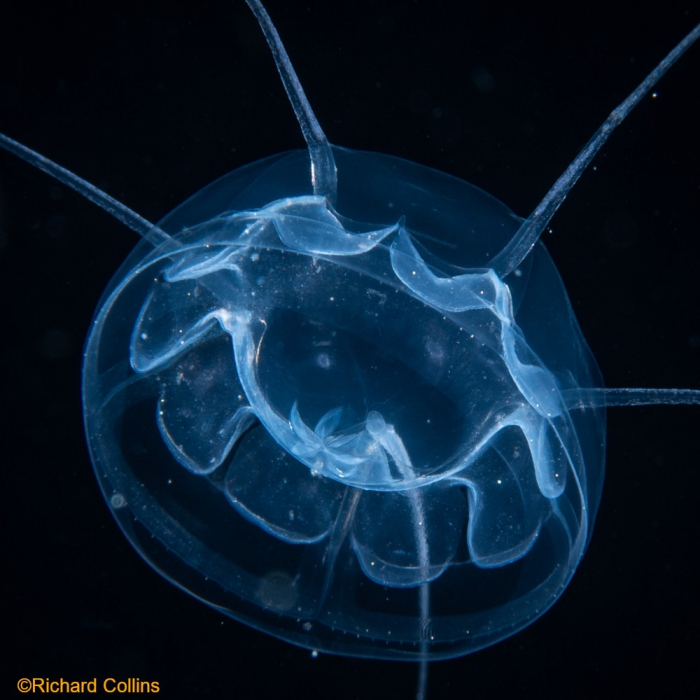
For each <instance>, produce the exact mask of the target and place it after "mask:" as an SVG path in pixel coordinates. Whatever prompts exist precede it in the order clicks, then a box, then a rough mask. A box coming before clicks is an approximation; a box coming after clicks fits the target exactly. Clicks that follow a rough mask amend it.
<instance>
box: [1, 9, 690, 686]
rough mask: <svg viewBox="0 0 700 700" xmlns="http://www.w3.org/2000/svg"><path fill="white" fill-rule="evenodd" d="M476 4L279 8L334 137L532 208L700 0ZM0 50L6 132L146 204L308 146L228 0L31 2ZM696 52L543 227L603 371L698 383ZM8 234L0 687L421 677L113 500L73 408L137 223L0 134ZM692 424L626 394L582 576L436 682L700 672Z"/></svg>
mask: <svg viewBox="0 0 700 700" xmlns="http://www.w3.org/2000/svg"><path fill="white" fill-rule="evenodd" d="M469 5H470V7H469V8H465V7H463V3H461V2H460V3H444V2H436V1H435V0H431V1H429V2H428V1H426V0H418V1H417V2H408V1H405V0H404V1H402V2H396V1H393V2H392V1H391V0H378V1H377V0H375V1H374V2H367V1H363V0H353V2H340V1H338V2H333V3H329V2H319V1H311V0H309V1H307V2H294V1H288V2H283V1H281V0H277V1H276V2H269V4H268V9H269V11H270V13H271V15H272V18H273V21H274V22H275V23H276V25H277V27H278V30H279V31H280V33H281V35H282V37H283V39H284V41H285V42H286V45H287V48H288V50H289V52H290V55H291V58H292V61H293V62H294V65H295V67H296V69H297V72H298V74H299V77H300V79H301V81H302V83H303V85H304V86H305V88H306V91H307V94H308V97H309V100H310V101H311V104H312V105H313V107H314V109H315V111H316V114H317V117H318V119H319V121H320V123H321V124H322V126H323V127H324V129H325V131H326V133H327V135H328V137H329V139H330V140H331V141H332V142H333V143H337V144H339V145H343V146H347V147H351V148H359V149H366V150H376V151H382V152H386V153H390V154H393V155H397V156H401V157H404V158H408V159H410V160H413V161H417V162H419V163H422V164H425V165H429V166H432V167H434V168H436V169H438V170H443V171H446V172H449V173H451V174H454V175H457V176H459V177H462V178H464V179H465V180H467V181H469V182H472V183H474V184H477V185H479V186H480V187H482V188H483V189H485V190H486V191H488V192H490V193H491V194H493V195H495V196H496V197H498V198H499V199H501V200H502V201H504V202H505V203H506V204H508V205H509V206H510V207H511V208H512V209H513V210H514V211H515V212H516V213H518V214H521V215H526V214H527V213H529V212H530V211H531V210H532V209H533V208H534V207H535V205H536V204H537V203H538V201H539V200H540V199H541V197H542V196H543V195H544V194H545V192H546V191H547V189H548V187H549V186H550V185H551V184H552V183H553V182H554V180H555V178H556V177H557V176H558V175H559V174H560V173H561V172H562V171H563V170H564V168H565V167H566V165H567V164H568V163H569V162H570V161H571V159H572V158H573V157H574V156H575V155H576V153H577V151H578V149H579V148H580V147H581V146H582V145H583V144H584V143H585V141H586V140H587V139H588V138H589V136H590V135H591V134H592V133H593V131H594V130H595V129H596V128H597V127H598V126H599V125H600V123H601V122H602V121H603V120H604V118H605V117H606V115H607V114H608V113H609V111H610V110H611V109H612V108H613V107H614V106H615V105H617V104H618V103H619V102H620V101H622V99H624V97H625V96H626V95H627V94H628V93H629V92H630V91H631V90H632V89H633V88H634V87H635V86H636V85H637V84H638V83H639V82H640V81H641V80H642V78H643V77H644V76H645V75H646V74H647V73H648V72H649V71H650V70H651V69H652V68H653V67H654V65H655V64H656V63H657V62H658V61H659V60H660V59H661V57H662V56H663V55H665V53H666V52H667V51H668V50H670V48H671V47H672V46H673V45H674V44H675V43H676V42H677V41H678V40H679V39H680V38H681V37H682V36H684V35H685V34H686V33H687V32H688V31H689V30H690V29H691V28H692V26H693V25H694V24H696V23H697V22H698V21H700V10H699V9H698V7H697V3H695V2H693V1H692V0H687V1H686V2H667V3H664V4H663V7H661V4H660V3H639V2H634V3H619V4H614V3H596V2H585V3H583V2H580V3H567V4H566V5H565V6H562V7H561V8H560V10H558V11H557V12H558V13H559V14H552V12H551V6H549V5H547V6H545V7H543V6H540V5H539V4H538V3H526V4H525V3H523V7H522V9H520V10H517V11H515V12H513V11H512V10H511V9H510V8H509V7H508V6H507V5H500V4H499V3H498V2H489V3H480V2H472V3H469ZM525 5H527V7H525ZM611 5H613V6H612V7H611ZM0 52H1V53H0V71H1V73H0V130H2V131H3V132H4V133H6V134H8V135H9V136H12V137H13V138H15V139H17V140H19V141H21V142H23V143H25V144H27V145H28V146H30V147H32V148H34V149H36V150H37V151H39V152H40V153H42V154H44V155H46V156H48V157H49V158H52V159H53V160H55V161H56V162H58V163H60V164H62V165H64V166H65V167H67V168H69V169H71V170H73V171H75V172H76V173H78V174H79V175H81V176H82V177H84V178H85V179H87V180H89V181H90V182H93V183H95V184H96V185H97V186H99V187H101V188H103V189H105V190H106V191H107V192H108V193H110V194H112V195H113V196H115V197H117V198H118V199H120V200H121V201H123V202H125V203H126V204H127V205H128V206H130V207H132V208H133V209H134V210H136V211H137V212H139V213H140V214H142V215H143V216H145V217H146V218H149V219H150V220H152V221H155V220H157V219H159V218H160V217H161V216H163V215H164V214H166V213H167V212H168V211H169V210H171V209H172V208H173V207H174V206H175V205H177V204H178V203H180V202H181V201H182V200H183V199H184V198H186V197H187V196H189V195H190V194H193V193H195V192H197V191H198V190H199V189H200V188H201V187H203V186H204V185H206V184H208V183H209V182H211V181H212V180H214V179H215V178H217V177H219V176H221V175H223V174H225V173H227V172H229V171H230V170H233V169H235V168H237V167H239V166H242V165H244V164H246V163H248V162H251V161H253V160H256V159H259V158H261V157H264V156H266V155H270V154H273V153H276V152H279V151H283V150H287V149H289V148H299V147H303V145H304V144H303V141H302V139H301V136H300V133H299V129H298V126H297V124H296V121H295V119H294V116H293V113H292V111H291V109H290V108H289V106H288V103H287V100H286V97H285V95H284V92H283V90H282V88H281V85H280V82H279V79H278V77H277V75H276V72H275V69H274V65H273V62H272V60H271V58H270V56H269V55H268V52H267V48H266V44H265V42H264V40H263V38H262V35H261V33H260V31H259V29H258V28H257V26H256V24H255V22H254V20H253V18H252V15H251V14H250V12H249V11H248V9H247V8H246V7H245V5H244V3H243V2H242V0H241V1H240V2H238V1H237V2H235V3H233V4H232V3H229V2H225V1H224V0H220V1H217V2H197V3H184V2H173V3H167V4H166V3H152V2H147V1H145V0H144V1H143V2H139V3H118V4H116V5H114V6H113V5H112V4H107V3H99V4H98V3H91V2H81V1H79V0H75V1H73V2H66V1H63V0H58V1H56V2H51V3H49V2H31V1H29V0H28V1H27V2H25V3H23V4H22V5H21V7H20V6H19V4H17V6H14V7H11V8H4V9H3V18H2V24H1V25H0ZM698 76H700V46H696V47H695V48H694V49H691V50H690V52H689V53H688V54H687V55H686V56H685V57H684V58H683V59H682V60H681V61H680V63H679V64H677V65H676V66H675V67H674V68H673V69H672V71H671V72H670V73H669V75H668V76H667V77H666V78H664V79H663V81H662V82H661V83H660V84H659V86H658V93H659V96H658V97H657V98H656V99H651V98H647V99H646V100H644V102H643V104H641V105H640V106H639V107H638V109H637V110H636V111H635V112H634V113H633V114H632V116H631V117H630V118H629V120H628V121H627V122H626V123H625V124H623V125H622V126H621V127H620V128H619V130H618V132H617V133H615V135H614V136H613V137H612V139H611V140H610V142H609V143H608V145H606V147H605V148H604V149H603V152H602V153H601V154H599V156H598V157H597V158H596V160H595V166H596V169H595V170H589V171H588V172H587V173H586V174H585V175H584V176H583V177H582V179H581V181H580V183H579V184H578V185H577V187H576V188H575V190H574V191H573V192H572V194H571V195H570V197H569V198H568V200H567V201H566V203H565V204H564V206H563V208H562V210H561V211H560V212H559V213H558V214H557V215H556V217H555V218H554V220H553V221H552V224H551V227H552V231H553V233H548V234H546V236H545V241H546V244H547V246H548V248H549V250H550V252H551V253H552V256H553V257H554V259H555V261H556V263H557V265H558V267H559V270H560V272H561V274H562V277H563V279H564V281H565V283H566V285H567V288H568V290H569V293H570V297H571V301H572V304H573V306H574V309H575V310H576V313H577V315H578V318H579V322H580V324H581V326H582V329H583V332H584V335H585V336H586V338H587V339H588V341H589V343H590V345H591V348H592V350H593V352H594V354H595V356H596V357H597V358H598V361H599V363H600V366H601V369H602V371H603V375H604V376H605V378H606V383H607V384H608V385H609V386H653V387H657V386H658V387H690V388H699V387H700V371H699V366H700V314H699V313H698V305H699V304H700V297H699V293H698V273H697V270H698V267H699V266H700V255H699V254H698V245H697V243H696V241H697V240H698V234H699V232H700V137H699V136H698V129H697V124H698V123H700V109H699V107H700V98H699V95H698V84H700V81H699V79H698ZM475 77H476V78H477V79H476V80H475ZM479 86H480V87H479ZM0 236H1V238H0V244H1V246H2V247H1V248H0V284H1V285H2V289H1V290H0V292H1V297H0V299H1V301H0V304H1V309H2V316H1V318H2V332H1V337H2V357H3V361H2V362H3V364H2V376H3V379H2V387H3V389H2V395H3V398H2V401H1V402H0V407H1V408H0V410H1V411H2V413H1V414H0V426H1V427H0V431H1V433H2V436H3V437H2V445H1V449H2V452H0V455H1V457H0V464H1V465H2V467H1V468H0V478H1V479H2V490H3V497H4V498H3V501H4V503H3V511H4V516H5V537H6V551H7V555H6V558H5V561H6V563H5V566H4V570H5V577H6V578H7V579H8V580H9V590H8V593H7V594H6V603H7V604H8V612H7V614H6V616H5V620H6V623H5V626H4V630H3V632H4V635H5V637H6V640H7V642H8V643H9V645H10V648H11V651H10V654H9V655H7V654H6V656H5V662H6V663H5V670H6V673H7V678H6V680H5V682H6V683H7V684H8V685H7V687H8V688H9V692H10V693H14V692H16V691H15V690H14V684H15V682H16V680H17V679H18V678H20V677H22V676H30V677H32V676H42V677H46V676H50V677H53V678H58V677H61V676H62V677H64V678H68V679H87V678H92V677H95V676H96V677H97V678H98V679H102V678H105V677H107V676H112V677H115V678H120V679H126V678H129V677H139V678H141V679H146V680H157V681H159V682H160V685H161V688H162V692H161V694H160V695H161V697H168V698H170V697H202V698H204V697H214V698H216V697H240V698H257V697H273V698H275V697H287V696H290V695H297V696H298V695H302V696H303V697H305V698H309V699H312V698H330V697H333V698H339V699H344V698H363V699H374V698H377V699H381V700H387V699H388V698H409V697H412V696H413V694H414V692H415V667H413V666H410V665H407V664H398V663H389V662H377V661H366V660H356V659H344V658H334V657H330V656H326V655H321V656H320V657H319V658H317V659H312V658H311V655H310V653H309V652H308V651H306V650H302V649H297V648H294V647H292V646H290V645H288V644H285V643H283V642H280V641H277V640H275V639H272V638H269V637H267V636H265V635H263V634H261V633H259V632H256V631H254V630H251V629H248V628H247V627H244V626H243V625H241V624H239V623H237V622H234V621H232V620H229V619H228V618H223V617H222V616H221V615H220V614H219V613H217V612H215V611H213V610H210V609H209V608H207V607H206V606H205V605H203V604H202V603H200V602H198V601H196V600H195V599H193V598H191V597H189V596H187V595H186V594H184V593H182V592H181V591H179V590H177V589H176V588H175V587H174V586H172V585H170V584H169V583H167V582H166V581H165V580H164V579H162V578H161V577H160V576H159V575H158V574H156V573H155V572H154V571H152V570H151V569H150V567H149V566H148V565H147V564H145V563H144V562H143V561H142V560H141V559H140V558H139V556H138V555H137V554H136V553H135V552H134V551H133V550H132V548H131V546H130V545H129V544H128V543H127V541H126V540H125V538H124V537H123V536H122V534H121V533H120V532H119V530H118V528H117V526H116V524H115V523H114V522H113V520H112V518H111V516H110V514H109V512H108V510H107V508H106V506H105V505H104V503H103V500H102V497H101V494H100V492H99V489H98V486H97V483H96V481H95V479H94V477H93V474H92V468H91V466H90V461H89V457H88V453H87V448H86V447H85V443H84V438H83V433H82V417H81V405H80V362H81V347H82V343H83V338H84V336H85V334H86V332H87V329H88V325H89V322H90V319H91V315H92V313H93V311H94V307H95V305H96V303H97V301H98V299H99V296H100V294H101V291H102V289H103V288H104V287H105V285H106V284H107V282H108V280H109V278H110V276H111V275H112V274H113V273H114V271H115V270H116V268H117V267H118V265H119V264H120V262H121V261H122V260H123V259H124V257H125V256H126V255H127V253H128V251H129V250H130V248H131V247H132V246H133V245H134V244H135V242H136V235H135V234H133V233H132V232H130V231H129V230H127V229H125V227H124V226H122V225H121V224H119V223H118V222H116V221H114V220H112V219H111V218H110V217H109V216H108V215H106V214H104V213H103V212H101V211H100V210H99V209H97V208H96V207H95V206H93V205H92V204H89V203H86V202H85V201H84V200H82V199H81V198H80V197H78V196H77V195H75V194H73V193H72V192H70V191H68V190H67V189H66V188H65V187H63V186H61V185H59V184H57V183H55V182H53V181H51V180H50V179H49V178H48V177H46V176H45V175H43V174H41V173H38V172H37V171H35V170H34V169H33V168H31V167H29V166H27V165H25V164H23V163H21V162H20V161H18V160H17V159H16V158H14V156H11V155H9V154H6V153H4V152H3V153H0ZM699 428H700V408H692V407H658V408H636V409H612V410H611V411H610V413H609V421H608V430H609V436H608V474H607V480H606V487H605V491H604V494H603V501H602V504H601V510H600V513H599V516H598V520H597V522H596V526H595V533H594V536H593V540H592V543H591V545H590V548H589V550H588V552H587V554H586V556H585V558H584V560H583V562H582V564H581V566H580V568H579V571H578V572H577V574H576V575H575V577H574V579H573V582H572V583H571V585H570V587H569V588H568V589H567V591H566V592H565V593H564V595H563V596H562V598H561V600H560V601H559V602H558V603H557V604H556V605H555V606H554V608H553V609H552V610H551V611H549V612H548V613H547V614H546V615H545V616H544V617H543V618H542V619H541V620H539V621H538V622H537V623H535V624H534V625H533V626H531V627H530V628H528V629H527V630H525V631H523V632H521V633H520V634H518V635H516V636H515V637H512V638H511V639H509V640H506V641H505V642H502V643H501V644H499V645H497V646H496V647H493V648H491V649H487V650H484V651H482V652H479V653H477V654H474V655H472V656H470V657H465V658H461V659H456V660H453V661H448V662H441V663H437V664H434V665H433V666H432V667H431V679H430V690H429V697H431V698H442V697H449V696H453V695H454V696H455V697H469V698H481V697H489V698H492V697H502V696H503V697H505V696H506V695H507V696H509V697H512V696H514V695H515V696H517V697H530V696H532V697H534V696H537V697H540V698H549V697H551V698H555V697H556V698H559V697H591V696H592V695H594V694H595V695H598V694H599V693H601V692H604V693H605V694H606V695H608V696H610V697H613V696H615V695H617V694H622V693H623V692H624V691H625V689H626V688H627V686H631V685H636V684H637V682H638V681H639V680H640V679H641V680H642V682H643V683H644V686H645V689H646V690H647V693H648V694H649V695H650V696H658V695H661V694H662V693H663V695H664V696H666V697H691V696H695V694H696V693H697V692H698V687H699V685H700V684H699V682H698V672H697V665H696V663H694V661H693V655H694V653H695V652H697V649H698V623H700V615H699V611H698V595H697V580H698V579H697V575H696V574H695V570H694V560H696V559H697V556H698V548H699V545H698V541H699V537H698V535H699V534H700V526H699V525H698V518H697V515H696V514H697V512H698V510H699V508H700V495H699V492H698V485H699V481H700V476H699V473H698V471H699V470H698V464H699V462H700V458H699V457H698V450H699V447H700V441H699V440H698V433H699V432H700V431H699ZM6 692H8V691H6ZM8 697H9V696H8Z"/></svg>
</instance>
